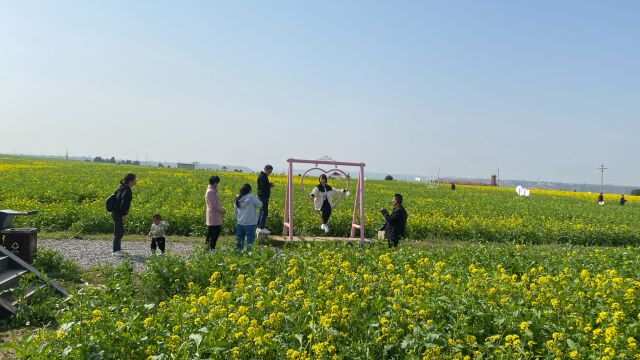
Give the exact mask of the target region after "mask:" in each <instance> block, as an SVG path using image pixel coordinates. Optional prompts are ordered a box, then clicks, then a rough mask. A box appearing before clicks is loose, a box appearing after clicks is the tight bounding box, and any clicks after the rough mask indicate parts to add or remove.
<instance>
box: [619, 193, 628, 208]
mask: <svg viewBox="0 0 640 360" xmlns="http://www.w3.org/2000/svg"><path fill="white" fill-rule="evenodd" d="M626 203H627V199H625V198H624V194H622V195H620V206H624V204H626Z"/></svg>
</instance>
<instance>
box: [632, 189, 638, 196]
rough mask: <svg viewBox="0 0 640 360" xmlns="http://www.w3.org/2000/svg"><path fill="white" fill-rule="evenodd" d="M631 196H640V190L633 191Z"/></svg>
mask: <svg viewBox="0 0 640 360" xmlns="http://www.w3.org/2000/svg"><path fill="white" fill-rule="evenodd" d="M631 195H635V196H640V189H635V190H631Z"/></svg>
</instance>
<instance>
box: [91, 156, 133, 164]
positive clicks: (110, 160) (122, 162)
mask: <svg viewBox="0 0 640 360" xmlns="http://www.w3.org/2000/svg"><path fill="white" fill-rule="evenodd" d="M93 162H96V163H107V164H123V165H140V161H138V160H135V161H132V160H120V161H116V158H115V157H113V156H112V157H111V158H110V159H106V158H104V159H103V158H102V157H101V156H96V157H95V158H93Z"/></svg>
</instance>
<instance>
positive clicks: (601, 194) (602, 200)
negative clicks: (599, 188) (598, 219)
mask: <svg viewBox="0 0 640 360" xmlns="http://www.w3.org/2000/svg"><path fill="white" fill-rule="evenodd" d="M598 204H600V205H604V194H603V193H600V195H598Z"/></svg>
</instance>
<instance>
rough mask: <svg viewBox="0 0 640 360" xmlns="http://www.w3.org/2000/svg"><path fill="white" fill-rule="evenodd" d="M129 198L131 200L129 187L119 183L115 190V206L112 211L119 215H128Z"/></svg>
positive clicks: (131, 193) (131, 195) (131, 194)
mask: <svg viewBox="0 0 640 360" xmlns="http://www.w3.org/2000/svg"><path fill="white" fill-rule="evenodd" d="M131 200H133V192H132V191H131V188H130V187H128V186H127V185H124V184H120V187H118V190H116V206H115V209H114V210H113V212H114V213H116V214H119V215H129V210H130V209H131Z"/></svg>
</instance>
